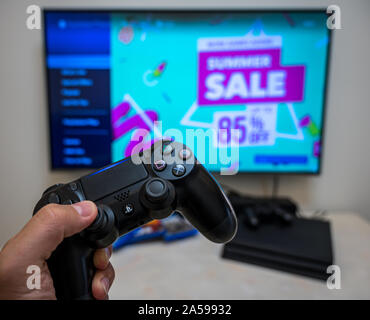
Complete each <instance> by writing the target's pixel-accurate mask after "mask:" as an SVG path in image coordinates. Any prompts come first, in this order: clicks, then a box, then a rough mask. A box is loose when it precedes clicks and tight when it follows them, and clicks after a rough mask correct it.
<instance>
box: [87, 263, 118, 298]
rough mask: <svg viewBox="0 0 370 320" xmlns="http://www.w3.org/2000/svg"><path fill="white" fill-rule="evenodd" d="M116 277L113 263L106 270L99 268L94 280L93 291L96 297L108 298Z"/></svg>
mask: <svg viewBox="0 0 370 320" xmlns="http://www.w3.org/2000/svg"><path fill="white" fill-rule="evenodd" d="M114 277H115V273H114V269H113V266H112V264H111V263H109V264H108V267H107V268H106V269H104V270H97V271H96V273H95V275H94V279H93V282H92V292H93V296H94V297H95V299H98V300H105V299H108V291H109V289H110V287H111V285H112V283H113V280H114Z"/></svg>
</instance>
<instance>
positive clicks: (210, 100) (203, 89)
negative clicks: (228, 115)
mask: <svg viewBox="0 0 370 320" xmlns="http://www.w3.org/2000/svg"><path fill="white" fill-rule="evenodd" d="M279 38H280V37H267V36H265V37H262V39H261V37H257V39H254V40H253V38H252V39H248V37H237V38H236V37H229V38H209V39H200V40H199V41H198V105H199V106H207V105H210V106H214V105H235V104H247V103H259V102H260V103H281V102H298V101H302V100H303V92H304V77H305V66H304V65H294V66H282V65H281V39H279ZM253 41H254V42H253ZM256 41H258V42H256Z"/></svg>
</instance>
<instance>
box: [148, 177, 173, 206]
mask: <svg viewBox="0 0 370 320" xmlns="http://www.w3.org/2000/svg"><path fill="white" fill-rule="evenodd" d="M167 196H168V186H167V183H166V182H165V181H164V180H162V179H159V178H154V179H151V180H149V181H148V182H147V183H146V184H145V197H146V198H147V200H148V201H150V202H154V203H158V202H161V201H164V200H166V198H167Z"/></svg>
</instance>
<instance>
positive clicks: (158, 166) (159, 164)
mask: <svg viewBox="0 0 370 320" xmlns="http://www.w3.org/2000/svg"><path fill="white" fill-rule="evenodd" d="M153 166H154V169H155V170H156V171H163V170H164V169H166V166H167V163H166V161H164V160H157V161H155V162H154V165H153Z"/></svg>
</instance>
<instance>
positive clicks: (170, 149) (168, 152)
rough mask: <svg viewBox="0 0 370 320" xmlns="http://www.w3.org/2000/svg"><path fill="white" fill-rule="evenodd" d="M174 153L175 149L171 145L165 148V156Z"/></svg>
mask: <svg viewBox="0 0 370 320" xmlns="http://www.w3.org/2000/svg"><path fill="white" fill-rule="evenodd" d="M172 151H173V147H172V146H171V145H170V144H169V145H167V146H166V147H165V148H164V150H163V154H164V155H168V154H170V153H171V152H172Z"/></svg>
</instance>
